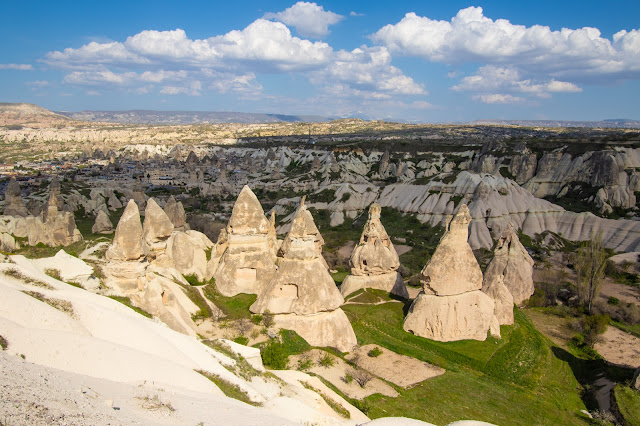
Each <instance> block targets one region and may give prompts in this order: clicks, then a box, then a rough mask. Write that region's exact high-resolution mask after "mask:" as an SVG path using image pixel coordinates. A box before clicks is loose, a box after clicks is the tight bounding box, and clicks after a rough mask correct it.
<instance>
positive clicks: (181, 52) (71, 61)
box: [45, 19, 332, 72]
mask: <svg viewBox="0 0 640 426" xmlns="http://www.w3.org/2000/svg"><path fill="white" fill-rule="evenodd" d="M331 53H332V49H331V47H330V46H329V45H328V44H326V43H323V42H311V41H309V40H302V39H300V38H298V37H293V36H292V35H291V32H290V31H289V29H288V28H287V27H286V26H285V25H284V24H282V23H280V22H271V21H267V20H264V19H258V20H256V21H255V22H253V23H252V24H250V25H249V26H248V27H246V28H245V29H244V30H241V31H238V30H234V31H230V32H229V33H227V34H224V35H221V36H215V37H211V38H208V39H206V40H191V39H189V38H188V37H187V35H186V33H185V32H184V31H183V30H181V29H177V30H174V31H142V32H140V33H138V34H136V35H134V36H131V37H129V38H127V40H126V41H125V42H124V43H120V42H110V43H103V44H100V43H96V42H91V43H89V44H86V45H84V46H82V47H80V48H78V49H73V48H66V49H64V50H63V51H54V52H49V53H47V55H46V57H45V62H46V63H48V64H49V65H52V66H55V67H58V68H63V69H76V70H91V69H99V68H102V67H104V66H119V67H128V68H131V67H134V66H135V67H137V68H139V67H141V66H154V67H157V66H167V67H177V68H181V69H188V68H201V67H207V68H214V69H226V70H229V69H242V68H251V67H262V68H263V69H266V70H271V71H274V72H282V71H292V70H302V69H309V68H314V67H319V66H322V65H324V64H326V63H327V62H328V61H329V59H330V56H331Z"/></svg>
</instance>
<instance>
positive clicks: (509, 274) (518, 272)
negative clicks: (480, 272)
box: [483, 225, 535, 305]
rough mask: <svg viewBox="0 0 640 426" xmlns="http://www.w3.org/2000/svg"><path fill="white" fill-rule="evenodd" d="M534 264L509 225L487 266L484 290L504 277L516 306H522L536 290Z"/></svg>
mask: <svg viewBox="0 0 640 426" xmlns="http://www.w3.org/2000/svg"><path fill="white" fill-rule="evenodd" d="M533 263H534V262H533V259H532V258H531V256H529V253H528V252H527V250H526V249H525V248H524V246H523V245H522V244H521V243H520V239H519V238H518V234H516V232H515V230H514V229H513V225H509V227H507V229H506V230H505V231H504V233H503V234H502V236H501V237H500V239H499V240H498V242H497V243H496V248H495V250H494V256H493V259H491V261H490V262H489V264H488V265H487V269H486V270H485V274H484V285H483V290H484V289H485V288H488V287H489V286H490V284H491V283H492V282H493V281H494V280H495V277H496V276H497V275H502V277H503V282H504V285H505V286H506V287H507V289H508V290H509V292H510V293H511V295H512V296H513V302H514V303H515V304H516V305H520V304H522V302H524V301H526V300H528V299H529V297H531V295H532V294H533V292H534V290H535V288H534V286H533Z"/></svg>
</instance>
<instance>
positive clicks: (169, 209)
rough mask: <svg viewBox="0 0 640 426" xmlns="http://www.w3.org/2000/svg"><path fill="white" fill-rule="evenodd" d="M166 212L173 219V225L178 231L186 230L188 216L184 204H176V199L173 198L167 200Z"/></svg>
mask: <svg viewBox="0 0 640 426" xmlns="http://www.w3.org/2000/svg"><path fill="white" fill-rule="evenodd" d="M164 212H165V213H166V214H167V216H169V219H171V223H173V226H174V227H175V228H176V229H184V228H185V225H186V223H187V215H186V213H185V212H184V206H183V205H182V202H176V199H175V198H174V197H173V195H172V196H170V197H169V199H168V200H167V204H165V206H164Z"/></svg>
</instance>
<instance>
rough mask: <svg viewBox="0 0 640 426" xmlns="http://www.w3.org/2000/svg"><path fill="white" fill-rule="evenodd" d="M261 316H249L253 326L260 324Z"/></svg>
mask: <svg viewBox="0 0 640 426" xmlns="http://www.w3.org/2000/svg"><path fill="white" fill-rule="evenodd" d="M262 319H263V317H262V315H252V316H251V322H252V323H254V324H255V325H259V324H260V323H261V322H262Z"/></svg>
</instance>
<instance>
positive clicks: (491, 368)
mask: <svg viewBox="0 0 640 426" xmlns="http://www.w3.org/2000/svg"><path fill="white" fill-rule="evenodd" d="M343 309H344V311H345V312H346V313H347V316H348V317H349V319H350V320H351V323H352V325H353V328H354V330H355V332H356V336H357V337H358V343H359V344H361V345H365V344H369V343H375V344H377V345H380V346H382V347H385V348H388V349H390V350H393V351H395V352H398V353H402V354H405V355H409V356H412V357H415V358H417V359H420V360H423V361H426V362H430V363H433V364H436V365H438V366H441V367H443V368H445V369H446V370H447V372H446V373H445V374H444V375H442V376H439V377H436V378H433V379H429V380H426V381H424V382H422V383H420V384H418V385H417V386H415V387H413V388H411V389H402V388H399V387H395V388H396V390H397V391H398V392H399V393H400V396H399V397H397V398H390V397H386V396H382V395H380V394H376V395H372V396H370V397H368V398H366V399H365V402H364V404H365V405H366V406H368V407H369V411H368V415H369V416H370V417H371V418H378V417H383V416H409V417H415V418H418V419H421V420H424V421H428V422H432V423H436V424H446V423H449V422H452V421H455V420H461V419H475V420H482V421H487V422H492V423H495V424H500V425H507V424H514V425H516V424H521V425H532V424H538V425H545V424H549V425H551V424H588V422H587V418H586V416H583V415H582V414H580V413H579V412H580V410H582V409H585V405H584V403H583V401H582V400H581V398H580V393H581V389H582V387H581V385H580V384H579V383H578V381H577V380H576V378H575V376H574V373H573V371H572V368H571V366H570V364H569V362H567V361H564V360H562V359H560V358H564V357H563V356H560V355H559V356H556V353H559V352H558V348H556V347H554V346H553V344H552V343H551V342H550V341H549V340H548V339H546V338H545V337H544V336H542V335H541V334H540V333H539V332H538V331H537V330H536V329H535V328H534V326H533V325H532V324H531V323H530V322H529V320H528V319H527V318H526V316H525V315H524V314H523V313H522V312H520V311H516V313H515V317H516V322H515V324H514V325H513V326H503V327H502V336H503V338H502V339H500V340H498V339H493V338H488V339H487V340H486V341H484V342H476V341H460V342H450V343H442V342H435V341H431V340H428V339H424V338H421V337H417V336H414V335H412V334H410V333H407V332H405V331H404V330H403V329H402V321H403V318H404V313H403V310H404V309H406V306H405V305H403V304H402V303H397V302H391V303H384V304H381V305H375V306H373V305H345V306H343ZM567 355H568V354H567ZM568 356H569V357H571V355H568Z"/></svg>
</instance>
